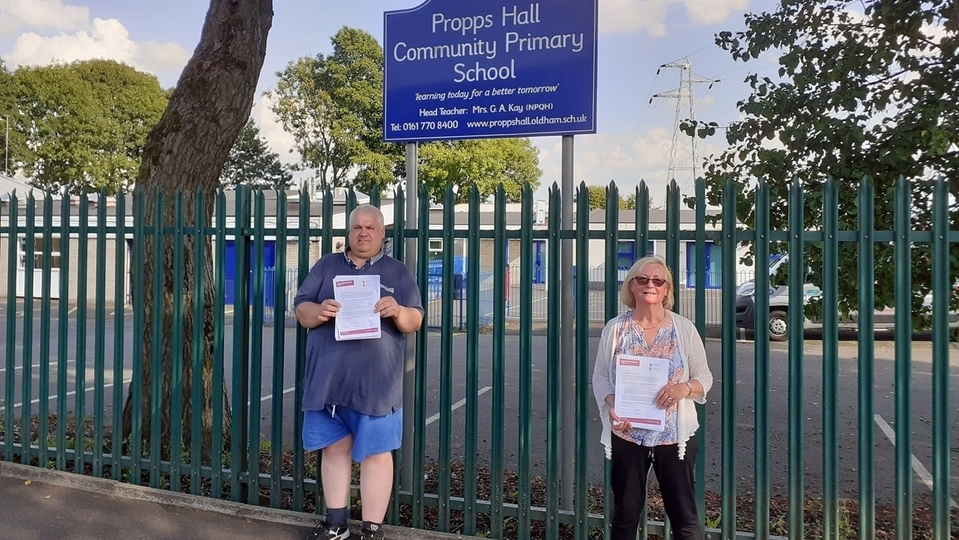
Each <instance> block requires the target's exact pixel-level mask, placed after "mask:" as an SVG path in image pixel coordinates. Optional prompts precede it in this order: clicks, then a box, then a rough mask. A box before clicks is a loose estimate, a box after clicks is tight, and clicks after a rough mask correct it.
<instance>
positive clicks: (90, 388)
mask: <svg viewBox="0 0 959 540" xmlns="http://www.w3.org/2000/svg"><path fill="white" fill-rule="evenodd" d="M132 380H133V379H127V380H125V381H123V384H128V383H129V382H130V381H132ZM111 386H113V383H109V384H104V385H103V387H104V388H109V387H111ZM94 389H95V387H93V386H91V387H89V388H86V389H85V391H86V392H92V391H93V390H94ZM76 393H77V391H76V390H74V391H72V392H67V395H65V396H63V397H65V398H66V397H70V396H72V395H74V394H76ZM48 400H49V401H56V400H57V396H50V397H49V398H48ZM38 403H40V398H37V399H34V400H33V401H31V402H30V404H31V405H36V404H38ZM20 407H23V402H20V403H14V404H13V408H14V409H18V408H20ZM2 410H3V407H2V406H0V411H2Z"/></svg>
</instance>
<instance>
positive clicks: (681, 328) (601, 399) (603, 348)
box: [593, 312, 713, 459]
mask: <svg viewBox="0 0 959 540" xmlns="http://www.w3.org/2000/svg"><path fill="white" fill-rule="evenodd" d="M669 315H670V317H671V318H672V319H673V326H674V327H675V328H676V336H677V339H678V346H679V356H680V357H681V358H682V360H683V368H684V369H683V371H684V373H686V378H685V379H683V381H687V380H690V379H696V380H697V381H699V384H701V385H702V386H703V395H702V397H699V398H695V399H681V400H680V401H679V403H678V405H677V407H678V412H677V432H678V433H677V436H678V439H679V459H683V458H684V456H685V455H686V441H687V440H689V438H690V437H691V436H692V435H693V434H694V433H696V430H697V429H699V418H698V417H697V416H696V406H695V405H694V404H693V402H694V401H695V402H697V403H706V394H707V393H708V392H709V389H710V388H711V387H712V385H713V374H712V373H711V372H710V371H709V365H708V364H707V363H706V347H705V346H704V345H703V340H702V338H700V337H699V331H698V330H696V326H695V325H694V324H693V322H692V321H690V320H689V319H687V318H686V317H683V316H682V315H679V314H677V313H673V312H669ZM619 324H620V317H615V318H613V319H611V320H610V321H609V322H607V323H606V326H605V327H604V328H603V333H602V335H601V336H600V339H599V348H598V349H597V351H596V363H595V364H594V365H593V396H594V397H595V398H596V405H597V406H598V407H599V418H600V420H602V422H603V434H602V436H601V437H600V442H602V443H603V446H604V447H605V449H606V459H610V458H611V457H612V450H611V448H610V444H611V439H610V437H611V436H612V434H611V432H610V425H609V406H608V405H606V396H608V395H610V394H613V393H615V390H616V369H615V367H616V362H615V361H614V354H615V352H616V346H617V345H618V343H619V331H618V327H619Z"/></svg>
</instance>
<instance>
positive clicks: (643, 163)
mask: <svg viewBox="0 0 959 540" xmlns="http://www.w3.org/2000/svg"><path fill="white" fill-rule="evenodd" d="M452 1H461V0H432V2H434V3H442V2H452ZM472 1H474V2H475V1H478V0H472ZM540 1H541V2H542V4H543V5H544V6H546V5H547V4H548V2H549V0H540ZM599 2H600V8H599V9H600V17H599V26H600V36H599V43H598V51H599V52H598V64H599V65H598V72H599V76H598V82H597V101H598V108H597V126H598V130H597V133H596V134H595V135H580V136H577V137H576V138H575V143H574V144H575V156H574V163H575V165H574V168H575V171H574V178H575V181H576V182H577V184H578V183H579V182H581V181H585V182H586V183H588V184H594V185H605V184H606V183H608V182H609V181H610V180H615V181H616V183H617V185H619V186H620V188H621V189H628V190H632V189H634V188H635V186H636V185H637V184H638V182H639V180H640V179H645V180H646V181H647V183H649V184H650V188H651V195H652V196H653V198H654V200H656V201H658V202H662V201H663V200H664V197H665V185H666V178H667V171H668V168H669V162H670V154H671V151H670V150H671V148H673V147H674V146H673V131H674V130H673V127H674V121H675V117H676V109H677V100H676V99H664V98H657V99H653V101H652V103H650V98H651V97H652V96H653V95H655V94H658V93H668V92H670V91H674V90H676V89H677V88H678V87H679V83H680V73H679V70H677V69H663V70H661V71H660V73H659V75H657V69H658V68H659V66H661V65H663V64H666V63H670V62H682V61H683V59H684V58H688V59H689V62H690V64H691V66H692V71H693V73H695V74H697V75H699V76H702V77H704V78H708V79H719V80H720V82H719V83H716V84H714V85H713V87H712V89H709V90H707V85H705V84H702V85H695V87H694V96H695V99H694V100H693V103H694V111H695V112H694V114H695V115H696V117H697V118H698V119H702V120H713V121H716V122H718V123H719V124H720V125H724V124H725V123H727V122H729V121H732V120H735V119H736V118H737V117H738V113H737V111H736V108H735V105H736V102H737V101H738V100H740V99H743V98H744V97H746V95H747V91H748V88H747V87H746V86H745V85H744V84H743V83H742V81H743V79H744V78H745V77H746V76H747V75H748V74H749V73H755V72H758V73H761V74H764V75H770V76H773V75H774V74H775V71H776V68H777V64H776V59H775V58H773V57H769V58H764V59H760V60H757V61H753V62H750V63H748V64H744V63H743V62H733V61H732V59H731V57H730V56H729V55H728V53H726V52H724V51H722V50H720V49H719V48H718V47H716V46H715V45H714V44H713V35H714V34H715V33H716V32H719V31H722V30H738V29H741V28H742V27H743V14H744V13H745V12H761V11H770V10H772V9H774V7H775V2H774V0H599ZM419 3H420V2H419V1H418V0H275V2H274V11H275V16H274V21H273V28H272V30H271V31H270V36H269V42H268V49H267V57H266V62H265V65H264V68H263V72H262V73H261V76H260V82H259V90H258V92H257V103H256V105H255V106H254V110H253V111H252V115H253V117H254V118H255V119H256V121H257V123H258V124H259V125H260V129H261V131H262V132H263V134H264V136H265V137H266V138H267V140H268V141H269V142H270V143H271V145H272V146H273V148H274V150H275V151H277V152H279V153H280V154H281V156H282V157H283V159H284V160H285V161H288V162H292V161H296V159H297V156H296V155H295V154H289V153H288V150H289V148H290V147H291V143H292V140H291V139H290V137H289V136H288V135H287V134H286V133H284V132H283V131H282V129H281V128H280V127H279V126H278V125H277V124H276V123H275V122H274V121H273V118H272V114H271V113H270V111H269V109H268V107H267V106H266V104H265V103H264V100H263V98H262V93H263V92H264V91H266V90H269V89H271V88H273V87H275V84H276V75H275V74H276V72H277V71H279V70H281V69H283V67H284V66H285V65H286V64H287V63H289V62H290V61H292V60H295V59H297V58H300V57H303V56H313V55H315V54H317V53H329V52H330V49H331V47H330V37H331V36H332V35H333V34H334V33H336V31H337V30H338V29H340V28H341V27H343V26H350V27H355V28H361V29H364V30H366V31H368V32H370V33H371V34H372V35H373V36H374V37H376V38H377V39H378V40H380V41H381V42H382V34H383V12H384V11H387V10H395V9H407V8H411V7H415V6H416V5H418V4H419ZM516 3H517V4H518V5H525V4H526V3H528V0H524V1H522V2H520V1H517V2H516ZM208 5H209V4H208V2H206V1H205V0H164V1H162V2H161V1H156V0H0V58H3V60H4V61H5V62H6V63H7V65H8V67H16V66H19V65H43V64H49V63H51V62H54V61H73V60H80V59H87V58H111V59H115V60H119V61H122V62H125V63H127V64H130V65H132V66H134V67H135V68H137V69H140V70H142V71H147V72H150V73H154V74H155V75H157V77H158V78H159V79H160V82H161V84H163V85H164V86H169V87H172V86H174V85H175V84H176V80H177V77H178V76H179V73H180V71H181V69H182V67H183V65H184V64H185V63H186V61H187V60H188V58H189V56H190V54H192V51H193V49H194V47H195V46H196V43H197V41H198V39H199V35H200V29H201V27H202V24H203V18H204V16H205V14H206V9H207V7H208ZM682 109H683V111H682V114H683V116H688V105H687V104H686V103H683V104H682ZM533 141H534V143H535V144H536V146H537V147H538V148H539V149H540V166H541V168H542V170H543V173H544V174H543V178H542V180H541V186H542V187H541V189H539V190H538V191H537V197H545V194H546V188H547V187H548V186H549V185H551V184H552V183H553V182H557V183H559V182H560V172H561V168H560V148H561V139H560V138H559V137H539V138H535V139H533ZM723 146H724V140H723V139H722V137H717V138H714V139H710V140H707V141H698V142H697V149H696V155H697V156H698V161H699V160H701V158H702V157H704V156H707V155H709V154H712V153H717V152H718V151H720V150H721V149H722V147H723ZM675 148H676V165H677V166H678V171H677V180H678V181H679V182H680V184H681V185H682V186H690V185H691V184H690V178H691V172H690V168H691V161H690V156H691V148H690V145H689V144H688V139H683V138H682V137H680V141H679V142H678V143H677V144H676V145H675Z"/></svg>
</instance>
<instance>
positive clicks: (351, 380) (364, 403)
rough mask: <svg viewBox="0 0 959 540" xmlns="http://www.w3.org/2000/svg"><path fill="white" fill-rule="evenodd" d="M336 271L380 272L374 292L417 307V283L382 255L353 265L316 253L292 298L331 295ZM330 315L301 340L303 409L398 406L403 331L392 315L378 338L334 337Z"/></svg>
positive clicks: (387, 409)
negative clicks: (303, 343)
mask: <svg viewBox="0 0 959 540" xmlns="http://www.w3.org/2000/svg"><path fill="white" fill-rule="evenodd" d="M341 275H378V276H380V296H381V297H383V296H392V297H394V298H396V301H397V303H399V305H401V306H405V307H411V308H416V309H418V310H420V312H421V313H422V312H423V303H422V299H421V298H420V292H419V288H418V287H417V286H416V282H415V281H414V280H413V275H412V274H411V273H410V271H409V269H408V268H406V265H404V264H403V263H401V262H399V261H397V260H396V259H393V258H392V257H388V256H386V255H383V254H382V253H381V254H380V255H377V256H376V257H373V258H372V259H370V260H368V261H367V262H366V264H365V265H364V266H363V268H356V266H354V265H353V263H352V261H350V260H349V259H348V258H347V257H346V254H345V253H330V254H329V255H325V256H323V257H321V258H320V260H319V261H317V262H316V264H314V265H313V268H312V269H311V270H310V273H309V275H308V276H307V277H306V279H305V280H304V281H303V284H302V285H300V289H299V290H298V291H297V293H296V298H295V299H294V300H293V304H294V305H295V306H299V305H300V303H302V302H315V303H317V304H319V303H321V302H323V300H326V299H327V298H333V278H334V277H336V276H341ZM333 330H334V324H333V320H330V321H328V322H326V323H324V324H321V325H320V326H318V327H316V328H313V329H311V330H310V333H309V335H308V337H307V340H306V369H305V373H304V376H303V410H304V411H319V410H322V409H323V408H324V407H325V406H327V405H336V406H339V407H349V408H350V409H353V410H355V411H358V412H361V413H363V414H368V415H370V416H384V415H387V414H390V413H392V412H395V411H397V410H399V409H400V408H401V407H402V406H403V367H404V356H405V354H404V353H405V349H406V335H405V334H403V333H402V332H400V331H399V329H398V328H396V324H395V323H394V322H393V319H392V318H387V319H383V320H382V333H381V337H380V338H379V339H360V340H353V341H337V340H336V338H335V337H334V331H333Z"/></svg>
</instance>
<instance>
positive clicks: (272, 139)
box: [253, 96, 300, 165]
mask: <svg viewBox="0 0 959 540" xmlns="http://www.w3.org/2000/svg"><path fill="white" fill-rule="evenodd" d="M253 121H254V122H256V127H258V128H259V129H260V136H262V137H263V138H264V139H266V142H267V144H269V145H270V149H272V150H273V151H274V152H276V153H277V154H279V155H280V161H281V162H282V163H284V164H286V165H293V164H295V163H298V162H299V161H300V154H299V153H298V152H296V151H295V150H294V146H295V144H296V142H295V141H294V140H293V135H291V134H289V133H287V132H286V131H283V126H281V125H280V123H279V122H277V121H276V116H274V115H273V111H271V110H270V98H269V97H268V96H262V97H260V99H259V100H257V102H256V103H254V104H253ZM291 150H293V151H292V152H291Z"/></svg>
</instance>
